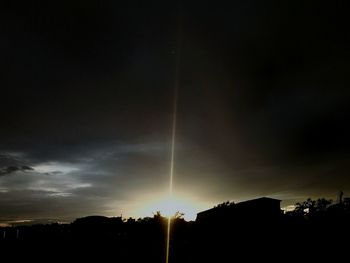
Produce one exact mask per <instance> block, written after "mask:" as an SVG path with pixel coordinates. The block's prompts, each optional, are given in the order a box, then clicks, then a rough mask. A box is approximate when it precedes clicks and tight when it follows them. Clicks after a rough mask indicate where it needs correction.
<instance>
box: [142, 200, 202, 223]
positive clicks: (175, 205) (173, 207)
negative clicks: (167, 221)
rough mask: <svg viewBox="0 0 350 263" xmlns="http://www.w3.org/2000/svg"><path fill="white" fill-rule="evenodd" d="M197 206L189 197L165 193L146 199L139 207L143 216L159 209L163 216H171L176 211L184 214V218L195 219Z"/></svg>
mask: <svg viewBox="0 0 350 263" xmlns="http://www.w3.org/2000/svg"><path fill="white" fill-rule="evenodd" d="M197 210H198V207H196V205H195V203H194V202H193V201H191V200H189V199H186V198H181V197H179V196H176V195H166V196H163V197H158V198H152V199H150V200H149V201H146V202H145V203H144V204H143V206H142V208H141V209H140V214H142V215H143V216H149V215H152V213H156V212H157V211H160V213H161V215H163V216H165V217H172V216H174V215H175V214H176V212H180V213H183V214H184V218H185V219H186V220H188V221H189V220H195V219H196V215H197Z"/></svg>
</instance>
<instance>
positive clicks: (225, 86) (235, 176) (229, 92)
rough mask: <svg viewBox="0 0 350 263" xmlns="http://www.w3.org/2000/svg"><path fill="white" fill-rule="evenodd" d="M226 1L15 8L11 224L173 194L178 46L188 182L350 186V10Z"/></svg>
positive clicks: (2, 57) (178, 171) (4, 163)
mask: <svg viewBox="0 0 350 263" xmlns="http://www.w3.org/2000/svg"><path fill="white" fill-rule="evenodd" d="M226 2H227V1H223V2H222V3H220V1H203V0H201V1H183V3H182V5H181V7H180V8H179V4H178V2H177V1H125V3H121V1H112V0H107V1H92V0H84V1H72V0H69V1H68V0H67V1H65V0H64V1H62V0H60V1H58V0H57V1H56V0H54V1H24V3H23V2H19V1H11V4H8V5H6V6H5V5H4V4H1V5H2V6H1V9H0V10H1V11H0V12H1V13H0V25H1V26H0V28H1V34H0V61H1V64H0V65H1V84H0V87H1V95H0V98H1V103H0V121H1V124H0V219H1V220H10V219H11V220H12V219H35V218H74V217H78V216H83V215H89V214H103V215H119V214H120V213H125V214H126V215H132V216H140V214H138V212H137V209H136V207H138V206H140V204H141V205H142V202H143V200H145V198H146V197H149V196H152V195H157V194H160V195H161V194H162V193H163V192H166V190H167V188H168V182H169V166H170V142H171V124H172V101H173V89H174V83H175V64H176V57H177V56H179V54H180V53H179V52H178V47H179V46H181V55H180V60H181V62H180V67H179V73H180V76H179V97H178V119H177V122H178V127H177V140H176V158H175V177H174V191H175V192H177V193H179V194H180V195H183V196H187V197H189V198H191V200H192V201H193V202H195V203H196V204H197V205H198V207H200V206H201V207H206V206H210V205H213V204H216V203H218V202H222V201H225V200H234V201H239V200H244V199H249V198H254V197H260V196H270V197H275V198H279V199H282V200H284V202H283V204H284V205H288V204H292V203H294V202H295V201H296V200H300V199H305V198H307V197H309V196H311V197H322V196H325V197H330V198H333V199H334V198H335V196H336V194H337V191H338V190H343V191H344V192H345V194H348V195H349V194H350V177H349V175H350V174H349V171H350V167H349V166H350V140H349V135H350V128H349V127H350V126H349V121H350V119H349V117H350V116H349V115H350V104H349V99H350V89H349V87H350V86H349V84H350V81H349V76H350V64H349V63H350V60H349V58H350V41H349V40H350V34H349V33H350V32H349V27H348V25H349V21H348V20H349V18H348V17H349V16H348V11H349V8H348V7H349V6H348V5H349V4H348V3H347V1H345V0H344V1H317V3H311V1H295V0H293V1H258V0H238V1H230V2H231V3H230V4H227V3H226ZM179 18H180V19H179ZM179 20H181V24H182V33H181V36H180V37H179V34H178V33H177V32H178V25H179V22H178V21H179ZM179 39H181V41H179ZM179 43H180V44H179Z"/></svg>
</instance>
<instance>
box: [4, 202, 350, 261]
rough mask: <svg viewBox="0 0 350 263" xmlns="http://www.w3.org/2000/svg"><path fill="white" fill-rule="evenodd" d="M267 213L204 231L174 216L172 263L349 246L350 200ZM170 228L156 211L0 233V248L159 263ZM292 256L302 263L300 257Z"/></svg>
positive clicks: (205, 227) (330, 250) (330, 252)
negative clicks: (147, 213) (142, 216)
mask: <svg viewBox="0 0 350 263" xmlns="http://www.w3.org/2000/svg"><path fill="white" fill-rule="evenodd" d="M235 206H237V204H235V203H234V202H229V201H227V202H223V203H221V204H218V205H217V206H215V207H214V208H216V209H219V210H220V211H222V210H225V209H228V211H231V210H234V209H233V208H234V207H235ZM264 213H267V211H264V210H259V213H257V214H247V216H246V217H245V216H242V215H241V217H240V218H239V220H234V218H233V217H232V218H233V219H232V220H222V218H220V217H219V220H214V221H210V220H209V222H206V223H205V224H202V223H200V222H199V221H198V220H197V221H190V222H187V221H186V220H185V219H184V214H183V213H181V212H177V213H175V214H174V216H173V217H172V218H171V235H170V261H169V263H175V262H182V263H183V262H185V263H186V262H189V263H190V262H233V261H234V259H235V258H236V257H241V256H244V257H245V258H246V259H247V260H248V259H249V258H250V257H252V258H251V259H253V257H254V256H256V255H260V256H261V257H262V258H263V257H264V255H265V256H266V257H267V258H266V259H268V260H272V259H274V258H276V260H278V259H279V257H278V256H277V254H276V253H274V252H275V251H276V250H285V249H286V248H288V249H292V250H295V251H297V250H298V248H308V249H309V250H310V251H314V253H312V258H311V254H309V255H308V256H310V260H314V259H315V257H317V256H320V251H322V253H323V254H322V255H323V256H325V255H331V256H333V257H334V256H336V255H340V254H341V253H342V252H344V251H347V250H344V249H342V246H343V245H344V246H345V244H347V243H343V242H341V241H339V240H341V238H343V237H349V236H350V226H349V222H350V198H348V197H347V198H344V199H342V200H341V202H333V201H332V200H330V199H325V198H319V199H316V200H313V199H311V198H308V199H307V200H305V201H303V202H298V203H296V204H295V209H294V210H293V211H289V212H282V211H281V213H280V214H279V216H278V217H266V215H264ZM223 215H226V214H225V213H223ZM263 218H265V219H266V218H268V220H263ZM167 223H168V218H167V217H165V216H163V215H162V214H161V212H160V211H156V212H155V213H154V214H153V216H152V217H145V218H139V219H135V218H122V217H111V218H109V217H104V216H88V217H83V218H78V219H76V220H75V221H73V222H72V223H70V224H57V223H53V224H47V225H44V224H38V225H32V226H16V227H2V228H0V248H2V251H4V252H2V253H12V252H10V251H13V250H16V251H27V252H28V254H27V255H28V257H30V255H31V254H32V253H34V252H35V251H37V249H38V248H39V249H40V250H43V249H44V250H45V251H50V252H51V253H55V254H57V251H60V253H61V254H59V255H62V256H63V255H68V254H69V255H70V254H71V255H75V256H76V257H80V259H81V260H82V259H86V260H88V259H89V258H90V256H98V257H99V258H100V259H101V260H103V259H104V260H107V259H108V258H110V257H115V258H116V262H123V261H125V262H154V263H157V262H164V258H165V251H166V248H165V245H166V238H167V237H166V232H167V231H166V229H167ZM323 247H326V248H327V249H326V250H324V251H323V250H322V248H323ZM333 253H334V254H333ZM344 253H345V252H344ZM34 254H35V253H34ZM293 255H294V256H296V258H295V260H299V261H300V259H298V257H297V253H295V254H293ZM35 257H36V258H37V257H38V255H37V254H35ZM291 257H293V256H291ZM262 258H261V259H262Z"/></svg>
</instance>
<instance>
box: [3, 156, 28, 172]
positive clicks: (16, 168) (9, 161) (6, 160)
mask: <svg viewBox="0 0 350 263" xmlns="http://www.w3.org/2000/svg"><path fill="white" fill-rule="evenodd" d="M19 157H20V156H19V155H18V154H8V153H3V154H0V176H5V175H8V174H13V173H15V172H25V171H33V170H34V169H33V167H31V166H30V165H28V163H27V162H26V161H24V160H21V159H20V158H19Z"/></svg>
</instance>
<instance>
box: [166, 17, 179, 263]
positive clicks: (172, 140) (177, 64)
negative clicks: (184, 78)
mask: <svg viewBox="0 0 350 263" xmlns="http://www.w3.org/2000/svg"><path fill="white" fill-rule="evenodd" d="M181 29H182V26H181V14H180V16H179V23H178V32H177V33H178V43H177V50H176V64H175V83H174V99H173V116H172V118H173V121H172V131H171V157H170V158H171V159H170V180H169V196H170V199H171V198H172V195H173V179H174V163H175V142H176V121H177V100H178V90H179V82H180V80H179V77H180V76H179V75H180V57H181V56H180V55H181V53H180V51H181V40H182V39H181V35H182V32H181ZM169 205H171V204H169ZM170 231H171V216H170V215H169V217H168V225H167V239H166V258H165V262H166V263H169V255H170Z"/></svg>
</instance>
